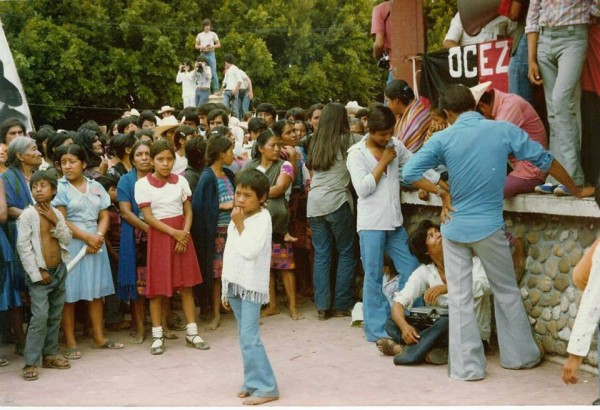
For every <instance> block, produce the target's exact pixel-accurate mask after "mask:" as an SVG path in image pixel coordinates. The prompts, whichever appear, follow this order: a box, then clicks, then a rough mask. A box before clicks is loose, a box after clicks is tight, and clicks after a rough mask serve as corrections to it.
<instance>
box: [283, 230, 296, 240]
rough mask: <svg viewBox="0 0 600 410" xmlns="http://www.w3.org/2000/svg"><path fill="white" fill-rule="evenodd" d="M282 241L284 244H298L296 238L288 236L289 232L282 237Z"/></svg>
mask: <svg viewBox="0 0 600 410" xmlns="http://www.w3.org/2000/svg"><path fill="white" fill-rule="evenodd" d="M283 241H284V242H298V238H294V237H293V236H292V235H290V233H289V232H286V233H285V236H284V237H283Z"/></svg>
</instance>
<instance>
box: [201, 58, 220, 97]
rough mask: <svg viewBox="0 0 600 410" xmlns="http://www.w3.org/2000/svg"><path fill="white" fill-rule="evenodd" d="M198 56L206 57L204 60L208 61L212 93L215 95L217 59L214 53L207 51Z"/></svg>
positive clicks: (217, 87) (217, 77)
mask: <svg viewBox="0 0 600 410" xmlns="http://www.w3.org/2000/svg"><path fill="white" fill-rule="evenodd" d="M200 54H201V55H203V56H204V57H206V60H207V61H208V65H209V66H210V71H211V73H212V80H211V85H212V89H213V90H212V91H213V93H216V92H217V91H219V74H218V72H217V57H216V55H215V52H214V51H208V52H203V53H200Z"/></svg>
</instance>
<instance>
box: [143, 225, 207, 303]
mask: <svg viewBox="0 0 600 410" xmlns="http://www.w3.org/2000/svg"><path fill="white" fill-rule="evenodd" d="M160 221H161V222H163V223H165V224H167V225H169V226H170V227H172V228H175V229H182V228H183V225H184V223H185V218H184V217H183V215H180V216H175V217H173V218H165V219H161V220H160ZM175 244H176V242H175V239H173V237H172V236H171V235H167V234H165V233H162V232H160V231H159V230H157V229H154V228H152V227H150V228H149V229H148V267H147V271H146V292H145V296H147V297H150V298H151V297H154V296H168V297H171V296H173V291H174V290H175V289H179V288H189V287H192V286H194V285H198V284H200V283H202V274H201V273H200V266H198V258H197V257H196V250H195V249H194V243H193V242H192V240H191V239H190V242H189V243H188V245H187V248H186V250H185V252H184V253H176V252H175Z"/></svg>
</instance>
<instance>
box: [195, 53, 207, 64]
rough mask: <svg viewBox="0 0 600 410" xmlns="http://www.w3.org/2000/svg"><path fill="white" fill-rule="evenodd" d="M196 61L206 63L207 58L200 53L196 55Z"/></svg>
mask: <svg viewBox="0 0 600 410" xmlns="http://www.w3.org/2000/svg"><path fill="white" fill-rule="evenodd" d="M196 61H198V62H199V63H205V64H207V63H208V59H207V58H206V57H204V56H203V55H200V56H198V57H196Z"/></svg>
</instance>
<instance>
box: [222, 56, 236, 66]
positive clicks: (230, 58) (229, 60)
mask: <svg viewBox="0 0 600 410" xmlns="http://www.w3.org/2000/svg"><path fill="white" fill-rule="evenodd" d="M223 61H225V62H226V63H227V64H235V58H234V57H233V56H232V55H231V54H226V55H225V57H223Z"/></svg>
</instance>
